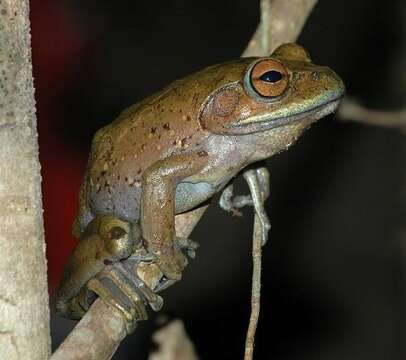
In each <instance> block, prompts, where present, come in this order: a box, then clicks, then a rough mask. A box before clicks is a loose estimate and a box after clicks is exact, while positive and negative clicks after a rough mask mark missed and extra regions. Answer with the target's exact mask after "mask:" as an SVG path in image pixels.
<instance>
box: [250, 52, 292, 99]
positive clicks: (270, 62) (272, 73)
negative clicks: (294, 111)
mask: <svg viewBox="0 0 406 360" xmlns="http://www.w3.org/2000/svg"><path fill="white" fill-rule="evenodd" d="M288 85H289V76H288V72H287V70H286V67H285V66H284V65H283V64H282V63H281V62H279V61H277V60H274V59H264V60H260V61H259V62H257V63H256V64H255V65H254V66H253V68H252V69H251V86H252V88H253V89H254V90H255V92H257V93H258V94H259V95H261V96H263V97H266V98H276V97H279V96H281V95H282V94H283V93H284V92H285V90H286V89H287V88H288Z"/></svg>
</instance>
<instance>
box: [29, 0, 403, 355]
mask: <svg viewBox="0 0 406 360" xmlns="http://www.w3.org/2000/svg"><path fill="white" fill-rule="evenodd" d="M30 3H31V22H32V44H33V66H34V76H35V85H36V99H37V112H38V130H39V143H40V159H41V163H42V176H43V195H44V208H45V213H44V215H45V230H46V240H47V256H48V276H49V291H50V294H51V299H52V296H53V295H54V293H55V288H56V286H57V283H58V281H59V279H60V277H61V274H62V269H63V264H64V262H65V261H66V259H67V257H68V255H69V252H70V251H71V249H72V248H73V246H74V244H75V239H74V238H73V237H72V236H71V230H70V228H71V224H72V222H73V219H74V217H75V212H76V209H77V205H78V190H79V185H80V182H81V179H82V176H83V172H84V168H85V165H86V161H87V155H88V151H89V145H90V141H91V138H92V135H93V133H94V132H95V131H96V130H97V129H98V128H100V127H101V126H103V125H105V124H107V123H109V122H111V121H112V120H113V119H114V118H115V117H116V116H117V115H118V114H119V112H120V111H121V110H123V109H124V108H126V107H128V106H129V105H131V104H133V103H135V102H137V101H139V100H141V99H143V98H144V97H146V96H148V95H150V94H151V93H153V92H154V91H156V90H159V89H160V88H161V87H163V86H165V85H167V84H168V83H170V82H171V81H173V80H175V79H177V78H179V77H182V76H184V75H186V74H189V73H191V72H193V71H195V70H198V69H200V68H202V67H205V66H207V65H210V64H214V63H217V62H222V61H225V60H229V59H232V58H236V57H239V55H240V54H241V52H242V51H243V49H244V48H245V46H246V44H247V42H248V40H249V39H250V37H251V35H252V33H253V31H254V30H255V28H256V26H257V23H258V20H259V13H258V4H257V2H253V1H251V0H205V1H187V0H172V1H130V0H115V1H109V0H80V1H79V0H71V1H68V0H32V1H30ZM405 22H406V3H405V1H404V0H392V1H386V2H385V3H384V4H383V3H382V2H381V1H378V0H342V1H334V0H321V1H320V2H319V4H318V5H317V6H316V8H315V10H314V11H313V13H312V15H311V16H310V18H309V20H308V22H307V25H306V27H305V29H304V31H303V33H302V36H301V37H300V40H299V43H301V44H302V45H304V46H305V47H306V48H307V49H308V50H309V51H310V53H311V55H312V58H313V59H314V62H315V63H318V64H323V65H328V66H330V67H331V68H333V69H334V70H335V71H336V72H337V73H338V74H339V75H340V76H341V77H342V78H343V79H344V82H345V83H346V86H347V90H348V93H349V94H351V95H353V96H356V97H357V98H359V99H360V100H362V101H363V103H364V104H366V105H368V106H369V107H373V108H379V109H400V108H403V107H405V99H406V96H405V94H406V71H405V68H406V46H405V44H406V43H405V41H406V29H405V27H406V25H405ZM402 136H403V137H402ZM405 154H406V148H405V138H404V135H402V134H401V133H400V132H399V131H397V130H395V129H393V130H392V129H384V128H378V127H368V126H362V125H358V124H353V123H344V122H340V121H339V120H338V119H337V118H336V117H334V116H329V117H328V118H326V119H324V120H323V121H321V122H319V123H318V124H316V125H314V126H313V127H312V128H311V129H310V130H309V131H308V132H306V133H305V134H304V136H303V137H302V138H301V139H300V140H299V141H298V143H297V144H296V145H295V146H294V147H292V148H291V149H290V150H289V151H288V152H285V153H283V154H280V155H278V156H276V157H275V158H272V159H271V160H269V161H268V162H267V165H268V167H269V168H270V170H271V178H272V188H271V197H270V200H269V201H268V212H269V214H270V218H271V222H272V230H271V232H270V242H269V243H268V245H267V246H266V247H265V248H264V249H263V295H262V312H261V316H260V322H259V327H258V331H257V337H256V350H255V358H256V359H272V360H276V359H278V360H279V359H280V360H288V359H289V360H290V359H292V360H293V359H295V360H296V359H322V360H327V359H328V360H334V359H340V360H341V359H358V360H363V359H368V360H375V359H377V360H378V359H391V360H392V359H401V358H404V356H405V355H406V344H405V324H406V322H405V320H406V319H405V315H406V314H405V305H404V304H405V300H406V299H405V297H406V291H405V289H406V288H405V282H406V233H405V232H404V233H403V234H402V232H401V231H402V227H403V229H404V227H405V207H404V201H405V197H404V192H403V193H402V191H404V189H405V181H406V171H405ZM240 191H241V192H246V191H247V189H246V188H245V186H244V185H243V184H242V182H241V187H240ZM402 196H403V198H402ZM216 202H217V199H214V201H213V206H211V207H210V210H209V211H208V212H207V213H206V214H205V216H204V217H203V219H202V221H201V222H200V223H199V225H198V227H197V228H196V229H195V231H194V233H193V234H192V235H193V236H192V238H193V239H194V240H195V241H198V242H199V243H200V245H201V247H200V249H199V251H198V256H197V259H195V260H194V261H191V263H190V265H189V266H188V268H187V269H186V271H185V273H184V278H183V280H182V281H181V282H180V283H178V284H176V285H175V286H173V287H172V288H170V289H168V290H167V291H165V292H164V293H163V296H164V298H165V307H164V313H166V314H167V318H168V319H171V318H177V317H179V318H181V319H183V321H184V322H185V326H186V329H187V332H188V333H189V335H190V337H191V339H192V341H193V342H194V344H195V346H196V349H197V352H198V354H199V356H200V357H201V358H202V359H217V358H223V359H237V358H242V356H243V349H244V341H245V332H246V328H247V323H248V319H249V312H250V290H251V275H252V272H251V270H252V269H251V263H252V260H251V233H252V211H251V209H248V210H246V211H245V212H244V213H245V216H244V217H243V218H235V217H231V216H230V215H229V214H227V213H225V212H222V211H221V210H220V209H219V208H218V206H217V205H216ZM157 323H158V321H157V316H155V315H153V314H152V316H151V320H150V321H148V322H145V323H143V324H141V325H140V326H139V327H138V329H137V331H136V333H135V334H133V335H131V336H129V337H128V338H127V339H126V340H125V341H124V342H123V343H122V344H121V346H120V347H119V349H118V351H117V353H116V355H115V357H114V359H120V360H124V359H146V358H147V356H148V353H149V351H150V350H151V349H152V348H153V344H152V343H151V334H152V332H153V331H155V330H156V328H157V326H158V325H157ZM51 325H52V337H53V347H54V348H56V347H57V346H58V345H59V344H60V342H61V341H62V340H63V339H64V338H65V337H66V336H67V335H68V333H69V332H70V331H71V329H72V328H73V326H74V325H75V322H73V321H70V320H66V319H61V318H58V317H56V316H55V315H54V314H52V324H51Z"/></svg>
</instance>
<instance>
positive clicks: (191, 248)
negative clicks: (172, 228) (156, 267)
mask: <svg viewBox="0 0 406 360" xmlns="http://www.w3.org/2000/svg"><path fill="white" fill-rule="evenodd" d="M175 246H176V247H177V248H178V249H180V250H184V251H186V254H187V255H188V256H189V257H190V258H191V259H194V258H195V257H196V250H197V249H198V248H199V244H198V243H197V242H195V241H193V240H191V239H188V238H184V237H176V238H175Z"/></svg>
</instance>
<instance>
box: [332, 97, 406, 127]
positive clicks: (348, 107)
mask: <svg viewBox="0 0 406 360" xmlns="http://www.w3.org/2000/svg"><path fill="white" fill-rule="evenodd" d="M338 116H339V117H340V118H341V119H342V120H345V121H354V122H359V123H362V124H368V125H375V126H383V127H390V128H399V129H400V130H402V131H403V132H404V133H406V110H399V111H379V110H371V109H368V108H365V107H364V106H362V105H361V104H360V103H358V102H357V101H355V100H353V99H351V98H345V99H344V101H343V102H342V103H341V105H340V107H339V108H338Z"/></svg>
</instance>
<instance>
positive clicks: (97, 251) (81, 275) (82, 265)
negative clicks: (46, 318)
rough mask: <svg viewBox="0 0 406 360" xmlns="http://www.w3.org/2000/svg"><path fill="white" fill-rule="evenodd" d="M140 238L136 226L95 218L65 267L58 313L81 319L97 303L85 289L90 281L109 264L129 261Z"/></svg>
mask: <svg viewBox="0 0 406 360" xmlns="http://www.w3.org/2000/svg"><path fill="white" fill-rule="evenodd" d="M140 238H141V236H140V231H139V227H138V226H137V225H135V224H130V223H129V222H126V221H123V220H121V219H119V218H117V217H115V216H110V215H103V216H99V217H96V218H95V219H93V221H91V222H90V223H89V224H88V226H87V227H86V229H85V230H84V231H82V234H81V238H80V241H79V243H78V244H77V245H76V247H75V249H74V250H73V252H72V254H71V255H70V257H69V260H68V262H67V264H66V266H65V271H64V275H63V279H62V281H61V284H60V286H59V288H58V291H57V299H56V304H55V305H56V309H57V312H58V313H59V314H60V315H62V316H64V317H68V318H72V319H80V318H81V317H82V316H83V315H84V313H85V312H86V310H87V308H88V307H89V305H90V304H91V302H92V301H93V300H94V297H92V294H91V293H90V292H89V291H88V290H87V289H86V286H85V285H86V284H87V282H88V281H89V280H90V279H91V278H93V277H94V276H96V275H97V274H98V273H99V272H100V271H102V270H103V269H104V268H105V267H106V266H107V265H109V264H112V263H115V262H118V261H120V260H123V259H126V258H128V257H129V256H130V255H131V254H132V253H133V252H134V251H135V249H136V248H137V246H139V244H140V243H141V241H140Z"/></svg>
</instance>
